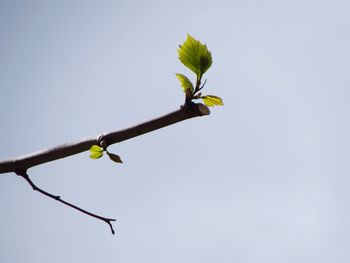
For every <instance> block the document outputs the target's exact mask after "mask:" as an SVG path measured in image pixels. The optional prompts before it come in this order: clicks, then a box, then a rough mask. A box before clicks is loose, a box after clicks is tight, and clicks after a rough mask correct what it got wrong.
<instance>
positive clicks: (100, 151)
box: [90, 145, 103, 159]
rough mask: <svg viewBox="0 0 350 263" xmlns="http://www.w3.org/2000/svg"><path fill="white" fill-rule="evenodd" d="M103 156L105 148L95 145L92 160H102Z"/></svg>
mask: <svg viewBox="0 0 350 263" xmlns="http://www.w3.org/2000/svg"><path fill="white" fill-rule="evenodd" d="M102 155H103V148H102V147H100V146H98V145H93V146H91V148H90V158H91V159H98V158H101V157H102Z"/></svg>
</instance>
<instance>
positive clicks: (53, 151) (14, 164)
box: [0, 102, 210, 173]
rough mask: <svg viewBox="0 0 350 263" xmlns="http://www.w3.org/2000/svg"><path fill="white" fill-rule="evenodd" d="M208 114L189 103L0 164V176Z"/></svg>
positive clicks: (205, 109)
mask: <svg viewBox="0 0 350 263" xmlns="http://www.w3.org/2000/svg"><path fill="white" fill-rule="evenodd" d="M209 114H210V111H209V109H208V107H207V106H205V105H203V104H200V103H198V104H195V103H192V102H191V103H188V104H185V105H184V106H182V107H181V108H180V109H179V110H177V111H174V112H171V113H169V114H167V115H164V116H162V117H159V118H156V119H153V120H150V121H147V122H144V123H142V124H139V125H136V126H134V127H131V128H127V129H124V130H120V131H115V132H109V133H106V134H101V135H99V136H92V137H87V138H84V139H80V140H78V141H76V142H72V143H66V144H62V145H59V146H56V147H53V148H50V149H46V150H42V151H38V152H34V153H31V154H27V155H23V156H19V157H16V158H12V159H7V160H3V161H0V173H9V172H16V171H26V170H27V169H29V168H31V167H33V166H36V165H39V164H43V163H47V162H51V161H54V160H57V159H60V158H65V157H68V156H71V155H74V154H77V153H81V152H84V151H87V150H89V149H90V147H91V146H92V145H100V146H102V147H107V146H108V145H111V144H114V143H118V142H121V141H124V140H128V139H130V138H133V137H136V136H139V135H142V134H145V133H148V132H151V131H154V130H157V129H160V128H163V127H166V126H168V125H171V124H175V123H177V122H180V121H184V120H186V119H190V118H193V117H199V116H204V115H209Z"/></svg>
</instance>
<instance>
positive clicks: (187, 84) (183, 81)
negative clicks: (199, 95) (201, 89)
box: [176, 73, 194, 92]
mask: <svg viewBox="0 0 350 263" xmlns="http://www.w3.org/2000/svg"><path fill="white" fill-rule="evenodd" d="M176 77H177V78H178V79H179V80H180V84H181V87H182V89H183V91H184V92H186V90H187V89H190V90H191V91H192V92H193V89H194V88H193V84H192V82H191V81H190V80H189V79H188V78H187V77H186V76H185V75H182V74H179V73H177V74H176Z"/></svg>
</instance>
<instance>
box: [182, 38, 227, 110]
mask: <svg viewBox="0 0 350 263" xmlns="http://www.w3.org/2000/svg"><path fill="white" fill-rule="evenodd" d="M178 54H179V59H180V61H181V62H182V64H184V65H185V66H186V67H187V68H188V69H190V70H191V71H192V72H193V73H194V74H195V75H196V84H195V85H193V84H192V82H191V81H190V80H189V78H188V77H186V76H185V75H183V74H180V73H177V74H176V77H177V78H178V79H179V81H180V85H181V87H182V89H183V91H184V92H185V94H186V101H192V100H193V99H202V100H203V102H204V104H205V105H207V106H216V105H224V103H223V101H222V99H221V98H220V97H218V96H214V95H205V96H202V93H201V92H200V91H201V90H202V89H203V88H204V86H205V83H206V81H204V84H203V85H202V84H201V82H202V77H203V75H204V73H205V72H206V71H207V70H208V69H209V68H210V67H211V65H212V63H213V60H212V56H211V52H210V51H209V50H208V48H207V46H206V45H205V44H202V43H201V42H200V41H198V40H196V39H195V38H193V37H192V36H191V35H190V34H187V39H186V41H185V42H184V43H183V44H182V45H180V48H179V49H178Z"/></svg>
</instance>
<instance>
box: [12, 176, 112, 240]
mask: <svg viewBox="0 0 350 263" xmlns="http://www.w3.org/2000/svg"><path fill="white" fill-rule="evenodd" d="M16 174H17V175H18V176H21V177H23V178H24V179H25V180H26V181H27V182H28V183H29V184H30V186H31V187H32V188H33V190H35V191H38V192H39V193H41V194H43V195H46V196H47V197H50V198H52V199H54V200H56V201H58V202H61V203H62V204H64V205H67V206H69V207H71V208H74V209H76V210H78V211H79V212H81V213H84V214H86V215H89V216H91V217H94V218H97V219H99V220H102V221H103V222H105V223H107V224H108V225H109V227H110V228H111V232H112V234H113V235H114V234H115V232H114V229H113V226H112V223H111V222H113V221H116V220H115V219H111V218H106V217H103V216H99V215H96V214H94V213H91V212H88V211H86V210H84V209H82V208H80V207H78V206H75V205H73V204H71V203H69V202H67V201H64V200H62V199H61V197H60V196H58V195H53V194H50V193H48V192H46V191H44V190H42V189H41V188H39V187H37V186H36V185H35V184H34V183H33V181H32V180H31V179H30V178H29V176H28V174H27V171H16Z"/></svg>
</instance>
